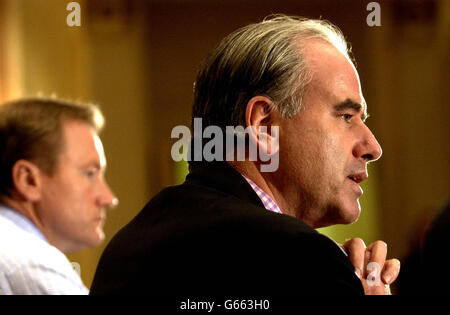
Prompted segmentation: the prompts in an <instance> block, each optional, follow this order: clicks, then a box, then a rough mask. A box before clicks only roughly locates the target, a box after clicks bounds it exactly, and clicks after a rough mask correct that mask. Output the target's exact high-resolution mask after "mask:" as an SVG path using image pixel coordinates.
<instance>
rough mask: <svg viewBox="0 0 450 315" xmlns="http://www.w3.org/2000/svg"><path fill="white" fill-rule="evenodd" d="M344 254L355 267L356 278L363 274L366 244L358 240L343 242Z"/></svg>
mask: <svg viewBox="0 0 450 315" xmlns="http://www.w3.org/2000/svg"><path fill="white" fill-rule="evenodd" d="M343 248H344V250H345V252H346V253H347V254H348V258H349V259H350V261H351V263H352V264H353V266H354V267H355V270H356V273H357V275H358V277H359V278H360V279H361V277H362V276H363V274H364V272H363V271H364V255H365V252H366V244H364V241H363V240H362V239H360V238H352V239H350V240H348V241H347V242H345V244H344V245H343Z"/></svg>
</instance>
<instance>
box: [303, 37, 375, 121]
mask: <svg viewBox="0 0 450 315" xmlns="http://www.w3.org/2000/svg"><path fill="white" fill-rule="evenodd" d="M301 49H302V55H303V57H304V60H305V64H306V67H307V68H308V70H309V71H310V72H311V74H312V81H311V85H310V88H312V89H314V90H316V92H318V93H320V94H321V95H322V96H323V97H325V98H329V101H330V102H333V103H342V102H345V101H346V100H348V99H350V100H352V102H353V103H356V104H360V105H361V107H362V111H363V112H365V111H366V104H365V101H364V97H363V95H362V91H361V85H360V81H359V76H358V72H357V71H356V68H355V66H354V65H353V63H352V62H351V60H350V58H349V57H348V55H347V54H345V53H343V52H341V51H340V50H339V49H337V48H336V47H334V46H333V45H332V44H330V43H328V42H326V41H324V40H322V39H310V40H308V41H307V42H306V43H305V44H303V46H302V48H301ZM347 103H348V102H347Z"/></svg>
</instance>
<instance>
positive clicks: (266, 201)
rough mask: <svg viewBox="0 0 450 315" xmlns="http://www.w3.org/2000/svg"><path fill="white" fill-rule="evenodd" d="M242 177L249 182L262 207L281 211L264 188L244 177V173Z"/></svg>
mask: <svg viewBox="0 0 450 315" xmlns="http://www.w3.org/2000/svg"><path fill="white" fill-rule="evenodd" d="M241 175H242V174H241ZM242 177H244V178H245V180H246V181H247V182H248V183H249V184H250V186H251V187H252V189H253V190H254V191H255V193H256V194H257V195H258V197H259V199H261V202H262V203H263V205H264V207H265V208H266V209H267V210H269V211H272V212H275V213H282V212H281V209H280V208H279V207H278V205H277V204H276V203H275V201H273V199H272V198H270V196H269V195H268V194H267V193H266V192H265V191H264V190H262V189H261V188H260V187H259V186H258V185H256V184H255V183H254V182H253V181H252V180H251V179H249V178H247V177H245V176H244V175H242Z"/></svg>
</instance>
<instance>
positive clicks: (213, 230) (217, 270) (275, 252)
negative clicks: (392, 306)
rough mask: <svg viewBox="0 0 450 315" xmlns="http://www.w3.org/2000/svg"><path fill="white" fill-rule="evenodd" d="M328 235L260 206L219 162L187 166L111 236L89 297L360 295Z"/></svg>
mask: <svg viewBox="0 0 450 315" xmlns="http://www.w3.org/2000/svg"><path fill="white" fill-rule="evenodd" d="M363 293H364V292H363V288H362V285H361V282H360V281H359V279H358V278H357V277H356V275H355V272H354V268H353V266H352V264H351V263H350V261H349V260H348V258H347V257H346V256H345V255H344V253H343V252H342V251H341V250H340V248H339V247H338V246H337V245H336V244H335V243H334V242H333V241H332V240H330V239H329V238H327V237H326V236H324V235H321V234H319V233H317V232H316V231H315V230H314V229H312V228H311V227H309V226H308V225H306V224H305V223H303V222H301V221H300V220H298V219H295V218H293V217H290V216H287V215H281V214H277V213H273V212H271V211H268V210H266V209H265V208H264V206H263V204H262V203H261V201H260V199H259V198H258V196H257V195H256V193H255V192H254V191H253V189H252V188H251V187H250V186H249V185H248V183H247V182H246V180H245V179H244V178H243V177H242V176H241V175H240V174H239V173H238V172H236V171H235V170H234V169H233V168H231V167H230V166H228V164H226V163H225V162H214V163H208V164H207V165H206V166H205V165H202V166H200V167H193V168H192V169H191V172H190V174H189V175H188V176H187V178H186V181H185V182H184V183H183V184H182V185H179V186H174V187H168V188H165V189H164V190H162V191H161V192H160V193H159V194H158V195H156V196H155V197H154V198H153V199H152V200H150V202H149V203H148V204H147V205H146V206H145V208H144V209H143V210H142V211H141V212H140V213H139V214H138V215H137V216H136V217H135V218H134V219H133V220H132V221H131V222H130V223H129V224H128V225H127V226H125V227H124V228H123V229H122V230H121V231H119V232H118V233H117V235H115V237H114V238H113V239H112V241H111V242H110V243H109V244H108V246H107V248H106V249H105V251H104V253H103V255H102V257H101V259H100V262H99V265H98V268H97V271H96V274H95V278H94V281H93V284H92V287H91V294H155V295H177V296H180V297H182V296H184V297H186V296H198V295H207V296H223V295H227V296H235V297H238V296H244V295H245V296H247V297H248V296H249V295H252V296H261V295H264V296H273V295H305V294H310V295H311V294H314V295H322V294H333V295H335V294H341V295H342V294H350V295H353V294H354V295H359V294H363Z"/></svg>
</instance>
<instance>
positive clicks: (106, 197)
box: [97, 182, 119, 209]
mask: <svg viewBox="0 0 450 315" xmlns="http://www.w3.org/2000/svg"><path fill="white" fill-rule="evenodd" d="M102 186H103V187H102V190H101V193H100V194H99V197H98V199H97V200H98V204H99V206H101V207H102V208H108V209H112V208H115V207H117V205H118V204H119V199H117V197H116V196H115V195H114V193H113V192H112V191H111V189H110V188H109V186H108V184H107V183H106V182H103V185H102Z"/></svg>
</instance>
